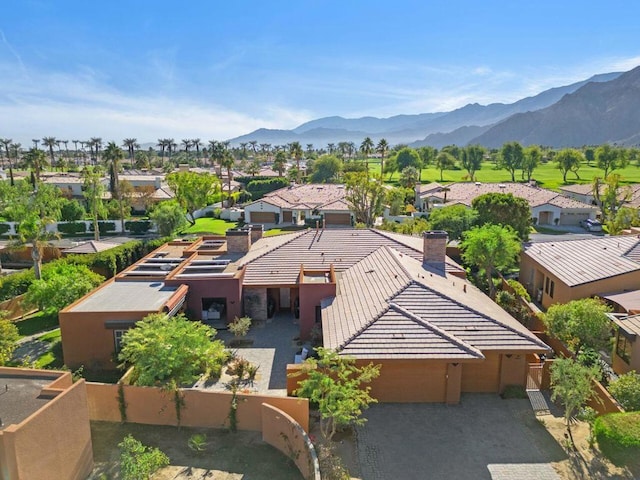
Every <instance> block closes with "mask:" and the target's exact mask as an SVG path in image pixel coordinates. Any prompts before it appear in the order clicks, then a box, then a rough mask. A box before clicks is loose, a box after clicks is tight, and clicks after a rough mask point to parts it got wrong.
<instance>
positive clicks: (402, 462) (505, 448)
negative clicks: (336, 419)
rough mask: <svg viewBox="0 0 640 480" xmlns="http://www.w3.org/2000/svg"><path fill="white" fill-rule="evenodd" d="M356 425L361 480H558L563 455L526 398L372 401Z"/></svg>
mask: <svg viewBox="0 0 640 480" xmlns="http://www.w3.org/2000/svg"><path fill="white" fill-rule="evenodd" d="M365 416H366V417H367V418H368V420H369V421H368V422H367V423H366V424H365V425H364V426H363V427H359V428H358V434H357V438H358V457H359V462H360V469H361V473H362V478H363V480H387V479H388V480H396V479H402V480H414V479H415V480H423V479H429V480H450V479H463V480H464V479H473V480H520V479H522V480H529V479H531V480H533V479H536V480H558V479H559V477H558V475H557V474H556V473H555V471H554V470H553V468H552V467H551V465H550V464H549V462H554V461H560V460H563V459H564V458H566V455H565V453H564V451H563V450H562V448H561V447H560V446H559V445H558V444H557V442H556V441H555V440H554V439H553V438H552V437H551V436H550V435H549V434H548V432H547V431H546V429H545V428H544V427H543V426H542V425H540V424H539V423H538V421H537V420H536V418H535V416H534V414H533V411H532V409H531V405H530V404H529V401H528V400H502V399H501V398H500V397H498V396H497V395H493V394H473V395H471V394H468V395H463V398H462V402H461V404H460V405H456V406H447V405H442V404H379V405H374V406H372V407H371V408H370V409H369V410H367V412H366V413H365Z"/></svg>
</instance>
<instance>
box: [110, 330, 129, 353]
mask: <svg viewBox="0 0 640 480" xmlns="http://www.w3.org/2000/svg"><path fill="white" fill-rule="evenodd" d="M126 332H127V330H114V331H113V341H114V343H115V347H116V353H118V352H119V351H120V350H121V349H122V336H123V335H124V334H125V333H126Z"/></svg>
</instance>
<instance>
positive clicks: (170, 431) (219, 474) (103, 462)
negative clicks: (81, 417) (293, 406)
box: [90, 422, 302, 480]
mask: <svg viewBox="0 0 640 480" xmlns="http://www.w3.org/2000/svg"><path fill="white" fill-rule="evenodd" d="M195 433H204V434H206V435H207V447H206V451H204V452H200V453H196V452H193V451H192V450H190V449H189V448H188V446H187V442H188V440H189V437H190V436H191V435H193V434H195ZM128 434H131V435H133V436H134V437H135V438H136V439H138V440H140V441H141V442H142V443H144V444H145V445H149V446H153V447H158V448H159V449H160V450H162V451H163V452H164V453H166V454H167V455H168V456H169V459H170V460H171V466H170V467H167V468H165V469H163V470H161V471H160V472H158V473H157V474H156V475H155V476H154V477H153V478H154V480H169V479H171V480H173V479H190V480H196V479H200V478H203V479H204V478H206V479H208V480H212V479H215V480H237V479H242V480H273V479H279V480H280V479H282V480H300V479H301V478H302V476H301V475H300V472H299V471H298V469H297V468H296V466H295V464H294V463H293V462H292V461H291V460H290V459H289V458H287V457H286V456H285V455H284V454H282V453H281V452H279V451H278V450H276V449H275V448H273V447H272V446H271V445H268V444H266V443H265V442H263V441H262V439H261V436H260V433H258V432H237V433H229V432H227V431H225V430H214V429H203V428H186V427H183V428H181V429H179V430H178V429H177V428H176V427H165V426H152V425H139V424H125V425H121V424H119V423H111V422H92V423H91V439H92V442H93V458H94V461H95V464H96V465H95V469H94V473H93V475H92V476H91V477H90V478H92V479H96V480H97V479H100V480H102V479H113V480H116V479H119V478H120V475H119V471H118V457H119V451H118V443H119V442H121V441H122V439H123V438H124V437H125V436H126V435H128Z"/></svg>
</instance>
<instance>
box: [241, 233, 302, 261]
mask: <svg viewBox="0 0 640 480" xmlns="http://www.w3.org/2000/svg"><path fill="white" fill-rule="evenodd" d="M310 231H311V229H310V228H307V229H305V230H302V231H301V232H297V233H298V235H294V236H293V237H291V238H290V239H289V240H287V241H286V242H284V243H282V244H280V245H276V246H275V247H271V248H270V249H269V250H267V251H266V252H264V253H261V254H260V255H258V256H257V257H256V258H252V259H251V260H249V261H248V262H246V263H240V265H239V266H241V267H245V266H247V265H249V264H250V263H253V262H255V261H256V260H258V259H259V258H262V257H264V256H265V255H267V254H269V253H271V252H273V251H274V250H276V249H278V248H280V247H284V246H285V245H288V244H289V243H291V242H293V241H294V240H297V239H298V238H300V237H302V236H303V235H306V234H307V233H309V232H310ZM263 238H264V237H263Z"/></svg>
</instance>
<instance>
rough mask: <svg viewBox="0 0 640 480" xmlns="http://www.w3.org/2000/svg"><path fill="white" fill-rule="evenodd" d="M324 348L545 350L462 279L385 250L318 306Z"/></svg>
mask: <svg viewBox="0 0 640 480" xmlns="http://www.w3.org/2000/svg"><path fill="white" fill-rule="evenodd" d="M322 307H323V310H322V324H323V333H324V343H325V346H326V347H328V348H335V349H338V350H340V351H341V352H343V353H345V354H349V355H352V356H354V357H356V358H396V359H400V358H428V359H450V360H454V361H455V360H456V359H457V360H461V359H481V358H483V355H482V353H481V351H488V350H498V351H516V352H517V351H523V352H524V351H544V350H547V346H546V345H545V344H544V343H542V342H541V341H540V340H538V339H537V338H536V337H535V336H534V335H533V334H531V333H530V332H529V331H528V330H527V329H526V328H524V327H523V326H522V325H521V324H520V323H518V322H517V321H516V320H515V319H514V318H513V317H511V316H510V315H509V314H508V313H506V312H505V311H504V310H502V309H501V308H500V307H498V306H497V305H496V304H495V303H494V302H492V301H491V300H489V298H488V297H487V296H486V295H484V294H483V293H482V292H480V291H479V290H477V289H476V288H475V287H473V286H472V285H471V284H469V283H467V282H466V281H464V280H461V279H459V278H454V277H446V276H439V275H433V274H430V273H429V272H428V271H427V270H425V269H424V267H423V266H422V263H421V262H420V261H417V260H415V259H414V258H412V257H410V256H407V255H403V254H402V253H400V252H398V251H396V250H394V249H392V248H390V247H383V248H379V249H377V250H376V251H374V252H372V253H371V254H370V255H368V256H366V257H365V258H363V259H362V260H361V261H360V262H358V263H356V264H354V265H353V266H352V267H351V268H349V269H347V270H346V271H344V272H343V273H342V275H341V276H340V277H339V280H338V293H337V295H336V297H335V298H328V299H325V300H323V303H322Z"/></svg>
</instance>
